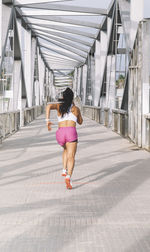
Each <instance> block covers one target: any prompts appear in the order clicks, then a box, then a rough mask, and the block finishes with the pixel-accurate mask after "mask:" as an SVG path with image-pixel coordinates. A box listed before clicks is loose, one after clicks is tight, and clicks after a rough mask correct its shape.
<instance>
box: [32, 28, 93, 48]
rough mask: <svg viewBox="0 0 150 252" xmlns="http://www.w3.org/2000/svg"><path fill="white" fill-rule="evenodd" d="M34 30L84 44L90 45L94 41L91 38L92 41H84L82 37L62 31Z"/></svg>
mask: <svg viewBox="0 0 150 252" xmlns="http://www.w3.org/2000/svg"><path fill="white" fill-rule="evenodd" d="M32 30H33V31H34V32H37V31H40V32H43V33H46V34H49V35H54V36H59V37H61V38H64V39H68V40H71V41H73V42H77V43H81V44H83V45H85V46H90V47H91V46H92V45H93V43H94V39H93V40H92V42H90V41H85V40H83V39H80V38H76V37H72V36H70V35H68V34H64V33H60V32H53V31H43V30H42V29H39V28H38V29H32Z"/></svg>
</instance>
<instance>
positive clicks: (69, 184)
mask: <svg viewBox="0 0 150 252" xmlns="http://www.w3.org/2000/svg"><path fill="white" fill-rule="evenodd" d="M65 183H66V187H67V189H72V180H71V178H67V177H66V178H65Z"/></svg>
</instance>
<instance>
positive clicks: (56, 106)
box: [47, 102, 60, 110]
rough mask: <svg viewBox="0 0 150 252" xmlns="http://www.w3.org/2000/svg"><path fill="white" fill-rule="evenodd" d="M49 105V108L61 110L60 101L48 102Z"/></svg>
mask: <svg viewBox="0 0 150 252" xmlns="http://www.w3.org/2000/svg"><path fill="white" fill-rule="evenodd" d="M47 107H48V108H49V109H55V110H59V107H60V103H58V102H54V103H53V102H49V103H48V104H47Z"/></svg>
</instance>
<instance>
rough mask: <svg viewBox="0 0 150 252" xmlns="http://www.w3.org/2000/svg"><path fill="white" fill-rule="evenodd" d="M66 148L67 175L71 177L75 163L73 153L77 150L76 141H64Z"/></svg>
mask: <svg viewBox="0 0 150 252" xmlns="http://www.w3.org/2000/svg"><path fill="white" fill-rule="evenodd" d="M66 149H67V169H68V175H69V176H70V177H71V176H72V173H73V169H74V164H75V154H76V150H77V142H71V143H69V142H68V143H66Z"/></svg>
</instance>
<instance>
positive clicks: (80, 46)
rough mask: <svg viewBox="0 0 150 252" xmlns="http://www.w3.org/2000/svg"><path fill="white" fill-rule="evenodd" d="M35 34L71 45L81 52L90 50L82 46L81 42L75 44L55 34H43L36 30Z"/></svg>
mask: <svg viewBox="0 0 150 252" xmlns="http://www.w3.org/2000/svg"><path fill="white" fill-rule="evenodd" d="M36 34H37V35H42V36H46V37H47V38H50V39H53V40H55V41H58V42H61V43H64V44H66V45H69V46H72V47H74V48H76V49H79V50H81V51H83V52H86V53H89V51H90V47H87V46H86V48H85V47H84V46H82V44H77V43H74V42H72V41H69V40H67V39H63V38H60V37H55V36H51V35H43V34H42V33H41V32H36Z"/></svg>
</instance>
